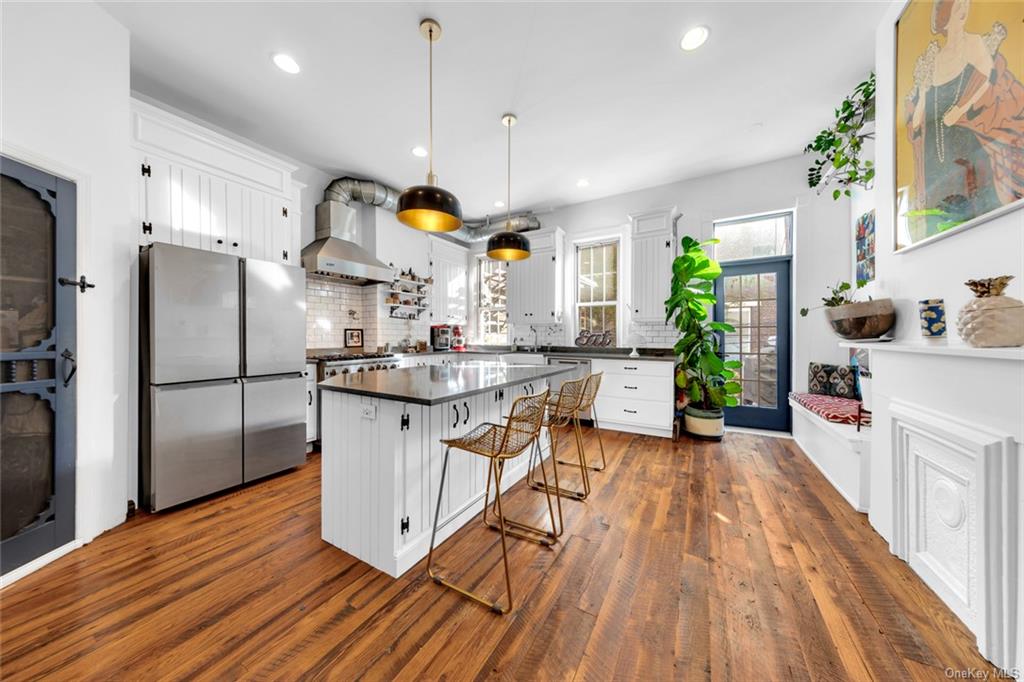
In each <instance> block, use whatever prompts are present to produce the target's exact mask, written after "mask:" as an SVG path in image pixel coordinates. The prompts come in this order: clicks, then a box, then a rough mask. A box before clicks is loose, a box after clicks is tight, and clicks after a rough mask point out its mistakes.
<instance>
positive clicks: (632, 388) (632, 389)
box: [623, 386, 636, 391]
mask: <svg viewBox="0 0 1024 682" xmlns="http://www.w3.org/2000/svg"><path fill="white" fill-rule="evenodd" d="M623 388H628V389H629V390H631V391H635V390H636V386H623Z"/></svg>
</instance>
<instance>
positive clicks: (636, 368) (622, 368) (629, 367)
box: [622, 366, 637, 369]
mask: <svg viewBox="0 0 1024 682" xmlns="http://www.w3.org/2000/svg"><path fill="white" fill-rule="evenodd" d="M622 369H637V368H636V367H625V366H623V368H622Z"/></svg>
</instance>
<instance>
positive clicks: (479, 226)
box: [445, 213, 540, 244]
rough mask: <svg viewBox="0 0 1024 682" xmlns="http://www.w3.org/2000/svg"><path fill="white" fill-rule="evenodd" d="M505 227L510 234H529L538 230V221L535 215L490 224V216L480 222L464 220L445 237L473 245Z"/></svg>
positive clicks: (502, 219) (525, 214) (515, 216)
mask: <svg viewBox="0 0 1024 682" xmlns="http://www.w3.org/2000/svg"><path fill="white" fill-rule="evenodd" d="M506 225H508V229H509V230H511V231H512V232H531V231H533V230H539V229H540V219H539V218H538V217H537V216H535V215H531V214H529V213H524V214H521V215H514V216H512V219H511V220H505V219H504V218H500V219H495V220H494V221H493V222H492V220H491V217H490V216H487V217H486V218H484V219H482V220H464V221H463V222H462V227H460V228H459V229H458V230H456V231H455V232H449V233H448V235H445V236H451V237H454V238H456V239H458V240H459V241H460V242H466V243H469V244H475V243H476V242H482V241H484V240H486V239H487V238H488V237H490V236H491V235H492V234H497V233H499V232H502V231H503V230H505V229H506V227H505V226H506Z"/></svg>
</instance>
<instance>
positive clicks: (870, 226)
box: [853, 209, 875, 282]
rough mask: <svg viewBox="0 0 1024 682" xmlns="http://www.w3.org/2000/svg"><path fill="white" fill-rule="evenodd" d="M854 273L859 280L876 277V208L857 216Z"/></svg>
mask: <svg viewBox="0 0 1024 682" xmlns="http://www.w3.org/2000/svg"><path fill="white" fill-rule="evenodd" d="M853 245H854V251H853V254H854V268H853V269H854V273H853V278H854V279H855V280H857V281H858V282H861V281H863V282H871V281H874V279H875V209H871V210H870V211H868V212H867V213H865V214H864V215H862V216H861V217H859V218H857V224H856V225H854V228H853Z"/></svg>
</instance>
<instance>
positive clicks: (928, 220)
mask: <svg viewBox="0 0 1024 682" xmlns="http://www.w3.org/2000/svg"><path fill="white" fill-rule="evenodd" d="M1022 78H1024V2H1020V0H1011V1H1006V2H1004V1H998V0H997V1H988V0H974V2H972V1H971V0H909V2H908V3H907V5H906V7H905V8H904V10H903V13H902V14H901V15H900V18H899V20H898V21H897V23H896V131H895V138H896V145H895V146H896V149H895V153H896V203H897V205H896V230H895V238H896V244H895V247H896V249H897V250H900V249H905V248H908V247H912V246H915V245H917V244H920V243H922V242H924V241H926V240H930V239H936V238H939V237H941V236H944V235H946V234H949V233H952V232H959V231H961V230H964V229H967V228H970V227H972V226H974V225H977V224H978V223H981V222H984V221H986V220H990V219H991V218H994V217H996V216H998V215H1003V214H1005V213H1008V212H1009V211H1013V210H1017V209H1020V208H1021V207H1024V84H1022V81H1021V79H1022Z"/></svg>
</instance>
